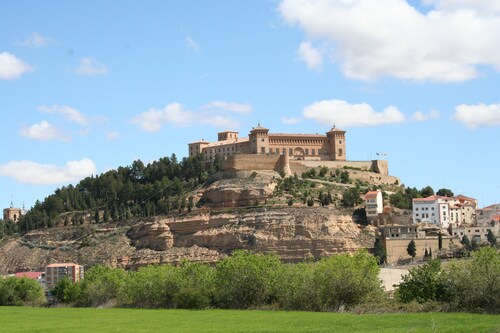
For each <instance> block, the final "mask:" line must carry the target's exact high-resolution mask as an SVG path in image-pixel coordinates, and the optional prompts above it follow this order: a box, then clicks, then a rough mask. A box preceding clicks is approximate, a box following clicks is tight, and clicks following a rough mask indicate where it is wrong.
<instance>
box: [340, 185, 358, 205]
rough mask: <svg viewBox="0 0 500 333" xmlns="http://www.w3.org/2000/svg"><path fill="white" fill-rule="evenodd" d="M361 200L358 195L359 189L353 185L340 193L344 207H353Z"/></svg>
mask: <svg viewBox="0 0 500 333" xmlns="http://www.w3.org/2000/svg"><path fill="white" fill-rule="evenodd" d="M362 202H363V199H361V198H360V196H359V191H358V189H357V188H355V187H351V188H348V189H347V190H345V192H344V194H343V195H342V205H344V206H345V207H354V206H357V205H359V204H361V203H362Z"/></svg>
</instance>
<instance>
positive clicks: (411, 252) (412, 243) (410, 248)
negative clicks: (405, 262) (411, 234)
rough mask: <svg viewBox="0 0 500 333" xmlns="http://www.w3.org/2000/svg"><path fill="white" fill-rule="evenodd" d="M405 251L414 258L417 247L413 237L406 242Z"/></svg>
mask: <svg viewBox="0 0 500 333" xmlns="http://www.w3.org/2000/svg"><path fill="white" fill-rule="evenodd" d="M406 252H408V255H409V256H411V257H412V258H415V256H416V255H417V247H416V245H415V241H414V240H413V239H412V240H411V241H410V242H409V243H408V246H407V247H406Z"/></svg>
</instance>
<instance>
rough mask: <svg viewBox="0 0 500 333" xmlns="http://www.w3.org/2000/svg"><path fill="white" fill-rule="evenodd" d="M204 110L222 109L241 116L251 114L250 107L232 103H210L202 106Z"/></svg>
mask: <svg viewBox="0 0 500 333" xmlns="http://www.w3.org/2000/svg"><path fill="white" fill-rule="evenodd" d="M203 108H204V109H223V110H227V111H232V112H236V113H241V114H247V113H250V112H252V106H251V105H250V104H241V103H232V102H224V101H212V102H210V103H208V104H205V105H204V106H203Z"/></svg>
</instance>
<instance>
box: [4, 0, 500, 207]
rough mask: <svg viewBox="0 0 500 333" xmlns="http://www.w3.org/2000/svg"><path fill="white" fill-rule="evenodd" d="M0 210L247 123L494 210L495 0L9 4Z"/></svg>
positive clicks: (498, 111) (181, 152) (498, 26)
mask: <svg viewBox="0 0 500 333" xmlns="http://www.w3.org/2000/svg"><path fill="white" fill-rule="evenodd" d="M1 7H2V10H0V22H1V23H0V27H1V29H0V112H1V114H2V117H3V121H2V122H0V130H1V133H2V140H1V141H0V142H1V143H0V145H1V151H2V154H1V155H0V189H1V190H0V203H1V204H2V205H3V206H5V207H7V206H8V205H9V204H10V200H11V196H12V198H13V201H14V204H15V205H16V206H21V205H22V204H23V203H24V204H25V206H26V208H29V207H30V206H31V205H32V204H33V203H34V202H35V200H37V199H39V200H43V199H44V198H45V197H46V196H47V195H49V194H51V193H53V191H54V190H55V189H56V188H58V187H61V186H63V185H67V184H70V183H73V184H76V183H77V182H78V181H79V180H80V179H82V178H84V177H86V176H88V175H90V174H96V173H102V172H105V171H107V170H109V169H113V168H116V167H118V166H125V165H130V164H131V163H132V161H133V160H135V159H141V160H142V161H143V162H145V163H147V162H151V161H153V160H156V159H158V158H160V157H163V156H170V155H171V154H172V153H175V154H176V155H177V156H178V157H179V158H181V157H184V156H186V154H187V143H188V142H192V141H196V140H198V139H201V138H203V139H205V140H211V141H213V140H215V139H216V133H217V132H218V131H221V130H226V129H233V130H238V131H239V132H240V136H247V135H248V132H249V130H250V129H251V127H252V126H255V125H256V124H257V123H258V122H259V121H260V123H261V124H262V125H264V126H266V127H268V128H269V129H270V131H271V132H289V133H324V132H326V131H328V130H329V129H330V128H331V126H332V125H333V123H335V124H336V125H337V127H341V128H342V129H344V130H346V131H347V157H348V159H350V160H366V159H375V158H377V153H379V154H380V153H385V154H387V159H388V160H389V168H390V173H391V174H393V175H395V176H398V177H400V178H401V180H402V182H403V183H404V184H406V185H409V186H415V187H417V188H422V187H424V186H427V185H431V186H432V187H434V189H436V190H437V189H439V188H442V187H446V188H450V189H452V190H453V191H454V192H455V193H462V194H464V195H468V196H472V197H475V198H477V199H478V200H479V205H480V206H486V205H489V204H492V203H496V202H499V201H500V196H499V193H500V180H499V179H500V178H499V176H498V165H499V164H500V157H499V156H500V155H499V152H500V148H499V134H500V131H499V129H500V73H499V72H500V53H499V52H498V45H500V2H498V1H496V0H423V1H403V0H379V1H372V0H350V1H345V0H331V1H327V0H317V1H315V0H308V1H305V0H284V1H277V0H268V1H265V0H262V1H210V2H205V1H123V0H120V1H81V2H75V1H23V0H20V1H8V2H4V3H3V4H2V5H1Z"/></svg>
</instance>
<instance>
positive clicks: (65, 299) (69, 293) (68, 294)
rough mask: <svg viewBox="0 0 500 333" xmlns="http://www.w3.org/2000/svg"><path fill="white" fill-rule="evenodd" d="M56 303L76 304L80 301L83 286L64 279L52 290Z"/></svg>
mask: <svg viewBox="0 0 500 333" xmlns="http://www.w3.org/2000/svg"><path fill="white" fill-rule="evenodd" d="M51 293H52V295H53V296H54V298H55V300H56V302H58V303H66V304H74V303H76V302H77V301H79V300H80V297H81V285H80V284H78V283H73V282H71V281H70V280H69V279H68V278H62V279H60V280H59V281H57V284H56V285H55V286H54V288H53V289H52V290H51Z"/></svg>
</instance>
